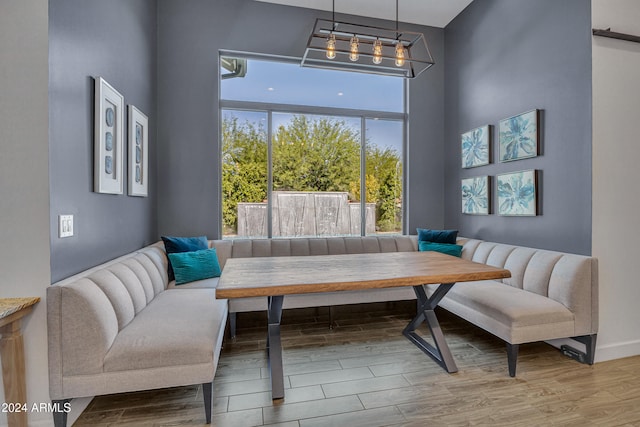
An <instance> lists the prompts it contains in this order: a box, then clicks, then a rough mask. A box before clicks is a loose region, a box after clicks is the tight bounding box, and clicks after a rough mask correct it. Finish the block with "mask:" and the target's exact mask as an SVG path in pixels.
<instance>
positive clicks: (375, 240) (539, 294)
mask: <svg viewBox="0 0 640 427" xmlns="http://www.w3.org/2000/svg"><path fill="white" fill-rule="evenodd" d="M457 243H458V244H459V245H462V255H461V256H462V258H464V259H468V260H471V261H475V262H479V263H483V264H489V265H492V266H496V267H501V268H506V269H508V270H510V271H511V274H512V277H511V278H509V279H504V280H502V281H483V282H481V283H479V282H468V283H458V284H456V285H455V286H454V287H453V288H452V290H451V291H450V292H449V293H448V294H447V296H446V297H445V298H444V299H443V300H442V301H441V302H440V304H439V305H440V306H441V307H443V308H445V309H446V310H448V311H450V312H452V313H454V314H456V315H458V316H460V317H462V318H463V319H465V320H467V321H469V322H471V323H473V324H475V325H477V326H479V327H480V328H482V329H485V330H486V331H488V332H490V333H492V334H494V335H495V336H497V337H499V338H501V339H503V340H504V341H505V342H506V343H507V356H508V365H509V374H510V375H511V376H515V372H516V360H517V354H518V349H519V345H520V344H524V343H529V342H536V341H547V340H553V339H558V338H573V339H575V340H577V341H579V342H580V343H582V344H584V345H585V350H584V351H582V350H581V349H579V351H578V353H579V355H580V358H582V359H583V361H585V362H587V363H590V364H592V363H593V359H594V352H595V342H596V333H597V330H598V274H597V260H596V259H595V258H591V257H587V256H581V255H574V254H568V253H562V252H554V251H548V250H540V249H533V248H527V247H518V246H512V245H506V244H500V243H492V242H484V241H481V240H475V239H465V238H458V239H457ZM210 246H211V247H214V248H216V251H217V254H218V259H219V261H220V265H221V267H222V268H224V264H225V262H226V260H227V259H229V258H246V257H259V256H292V255H298V256H305V255H329V254H330V255H335V254H349V253H367V252H397V251H416V250H418V237H417V236H415V235H414V236H367V237H327V238H295V239H237V240H213V241H210ZM410 299H415V293H414V292H413V289H411V288H392V289H375V290H363V291H353V292H333V293H318V294H305V295H290V296H287V297H286V298H285V299H284V308H285V309H287V308H301V307H321V306H329V307H331V306H333V305H342V304H356V303H369V302H382V301H401V300H410ZM266 309H267V299H266V298H265V297H256V298H240V299H232V300H229V322H230V330H231V336H235V330H236V316H237V313H241V312H248V311H260V310H266ZM579 346H580V345H579V344H578V347H579ZM571 351H575V349H574V348H573V347H571Z"/></svg>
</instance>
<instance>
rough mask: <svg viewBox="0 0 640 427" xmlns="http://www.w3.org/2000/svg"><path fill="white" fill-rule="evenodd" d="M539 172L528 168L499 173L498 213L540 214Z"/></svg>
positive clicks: (508, 214) (510, 214) (516, 214)
mask: <svg viewBox="0 0 640 427" xmlns="http://www.w3.org/2000/svg"><path fill="white" fill-rule="evenodd" d="M537 178H538V173H537V171H536V170H526V171H519V172H512V173H505V174H502V175H498V176H497V178H496V181H497V188H498V215H507V216H536V215H537V214H538V179H537Z"/></svg>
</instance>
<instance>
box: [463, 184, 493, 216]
mask: <svg viewBox="0 0 640 427" xmlns="http://www.w3.org/2000/svg"><path fill="white" fill-rule="evenodd" d="M461 189H462V213H463V214H472V215H488V214H489V177H488V176H480V177H476V178H467V179H463V180H462V182H461Z"/></svg>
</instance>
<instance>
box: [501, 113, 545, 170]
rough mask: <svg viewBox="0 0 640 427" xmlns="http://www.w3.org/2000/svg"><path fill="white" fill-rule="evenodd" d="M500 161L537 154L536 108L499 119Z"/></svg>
mask: <svg viewBox="0 0 640 427" xmlns="http://www.w3.org/2000/svg"><path fill="white" fill-rule="evenodd" d="M499 133H500V137H499V140H500V161H501V162H508V161H511V160H519V159H526V158H528V157H536V156H537V155H538V110H532V111H528V112H526V113H522V114H519V115H517V116H513V117H509V118H508V119H504V120H501V121H500V124H499Z"/></svg>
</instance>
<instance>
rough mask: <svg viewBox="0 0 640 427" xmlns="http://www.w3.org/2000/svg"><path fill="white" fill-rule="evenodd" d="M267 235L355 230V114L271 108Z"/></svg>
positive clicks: (336, 233)
mask: <svg viewBox="0 0 640 427" xmlns="http://www.w3.org/2000/svg"><path fill="white" fill-rule="evenodd" d="M272 117H273V118H272V120H273V142H272V162H273V193H272V204H273V207H272V212H273V213H272V215H273V217H272V232H273V237H293V236H346V235H356V236H359V235H360V204H359V203H352V202H353V201H354V200H355V198H354V191H355V189H356V188H358V186H359V180H360V151H361V149H360V147H361V142H360V141H361V137H360V119H358V118H355V119H354V118H346V117H329V116H316V115H303V114H285V113H274V114H273V116H272Z"/></svg>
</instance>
